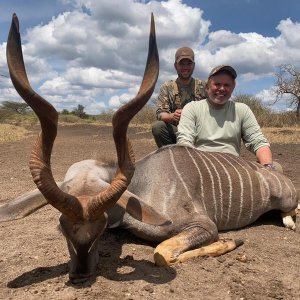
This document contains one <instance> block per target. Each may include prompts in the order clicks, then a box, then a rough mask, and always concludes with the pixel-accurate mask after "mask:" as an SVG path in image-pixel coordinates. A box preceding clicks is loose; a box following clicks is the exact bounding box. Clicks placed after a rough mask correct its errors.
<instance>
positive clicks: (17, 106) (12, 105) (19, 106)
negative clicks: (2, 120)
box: [0, 101, 31, 114]
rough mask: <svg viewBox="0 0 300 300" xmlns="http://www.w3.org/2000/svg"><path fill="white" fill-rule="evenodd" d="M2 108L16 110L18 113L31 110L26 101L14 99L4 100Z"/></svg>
mask: <svg viewBox="0 0 300 300" xmlns="http://www.w3.org/2000/svg"><path fill="white" fill-rule="evenodd" d="M0 109H2V110H9V111H14V112H16V113H18V114H25V113H27V112H28V111H29V110H31V109H30V107H29V105H28V104H27V103H25V102H24V103H19V102H14V101H4V102H2V103H1V107H0Z"/></svg>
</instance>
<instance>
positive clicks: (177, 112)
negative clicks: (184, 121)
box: [173, 109, 182, 122]
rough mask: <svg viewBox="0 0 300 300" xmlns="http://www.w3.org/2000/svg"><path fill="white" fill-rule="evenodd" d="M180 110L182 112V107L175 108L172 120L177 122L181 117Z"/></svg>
mask: <svg viewBox="0 0 300 300" xmlns="http://www.w3.org/2000/svg"><path fill="white" fill-rule="evenodd" d="M181 112H182V109H176V110H175V112H174V113H173V121H175V122H179V120H180V117H181Z"/></svg>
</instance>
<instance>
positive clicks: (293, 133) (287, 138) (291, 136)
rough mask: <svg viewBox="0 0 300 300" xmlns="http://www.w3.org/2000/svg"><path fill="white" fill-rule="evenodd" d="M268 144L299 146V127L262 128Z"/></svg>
mask: <svg viewBox="0 0 300 300" xmlns="http://www.w3.org/2000/svg"><path fill="white" fill-rule="evenodd" d="M262 132H263V133H264V135H265V136H266V138H267V139H268V141H269V142H270V144H300V127H280V128H278V127H263V128H262Z"/></svg>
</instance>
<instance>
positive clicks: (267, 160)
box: [255, 146, 273, 166]
mask: <svg viewBox="0 0 300 300" xmlns="http://www.w3.org/2000/svg"><path fill="white" fill-rule="evenodd" d="M255 155H256V158H257V160H258V162H259V163H260V164H261V165H265V166H268V165H270V166H272V164H273V157H272V152H271V149H270V147H269V146H262V147H260V148H258V149H257V150H256V152H255Z"/></svg>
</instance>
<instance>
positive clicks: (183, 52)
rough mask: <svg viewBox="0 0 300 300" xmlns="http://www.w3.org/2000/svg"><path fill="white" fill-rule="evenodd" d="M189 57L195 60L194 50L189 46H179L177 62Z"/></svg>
mask: <svg viewBox="0 0 300 300" xmlns="http://www.w3.org/2000/svg"><path fill="white" fill-rule="evenodd" d="M185 58H186V59H189V60H190V61H192V62H194V51H193V50H192V49H191V48H189V47H182V48H179V49H178V50H177V51H176V53H175V62H176V63H179V62H180V61H181V60H182V59H185Z"/></svg>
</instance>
